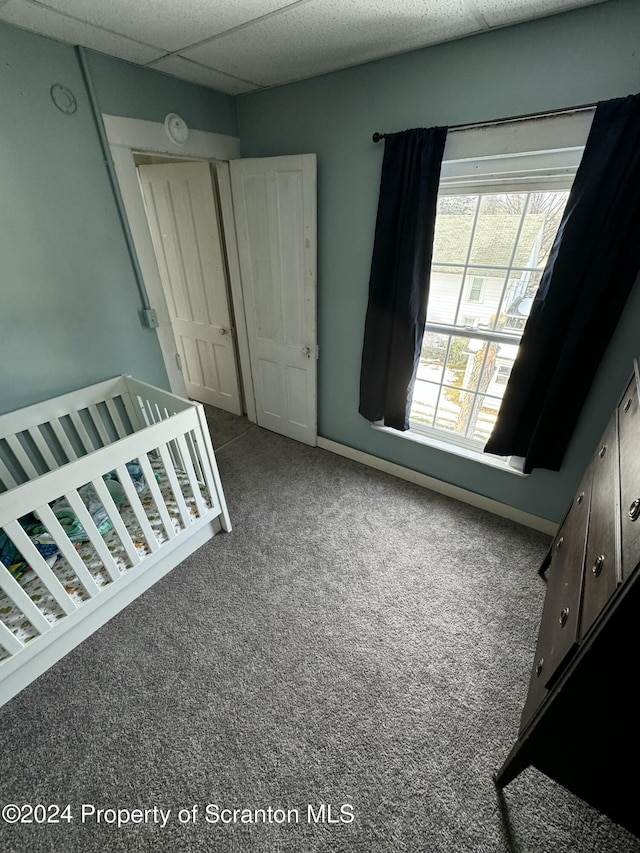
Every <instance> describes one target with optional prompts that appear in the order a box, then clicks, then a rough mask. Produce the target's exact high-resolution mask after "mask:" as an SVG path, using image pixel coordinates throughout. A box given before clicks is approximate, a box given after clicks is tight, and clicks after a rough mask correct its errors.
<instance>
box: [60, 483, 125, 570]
mask: <svg viewBox="0 0 640 853" xmlns="http://www.w3.org/2000/svg"><path fill="white" fill-rule="evenodd" d="M65 498H66V499H67V501H68V502H69V506H70V507H71V509H72V510H73V511H74V512H75V514H76V516H77V519H78V521H79V522H80V524H81V525H82V526H83V527H84V530H85V533H86V534H87V537H88V539H89V541H90V542H91V544H92V545H93V547H94V548H95V549H96V554H97V555H98V557H100V559H101V560H102V565H103V566H104V567H105V569H106V570H107V574H108V575H109V577H110V578H111V580H112V581H116V580H118V578H119V577H120V569H119V568H118V566H117V565H116V561H115V560H114V559H113V557H112V556H111V552H110V551H109V549H108V548H107V546H106V543H105V541H104V539H103V538H102V534H101V533H100V531H99V530H98V528H97V527H96V525H95V522H94V520H93V519H92V518H91V513H90V512H89V510H88V509H87V508H86V506H85V505H84V501H83V500H82V498H81V497H80V495H79V494H78V492H76V491H72V492H69V493H68V494H66V495H65Z"/></svg>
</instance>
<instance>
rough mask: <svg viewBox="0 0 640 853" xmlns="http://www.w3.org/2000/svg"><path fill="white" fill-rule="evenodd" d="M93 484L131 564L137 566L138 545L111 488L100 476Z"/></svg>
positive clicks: (138, 559) (138, 560) (138, 556)
mask: <svg viewBox="0 0 640 853" xmlns="http://www.w3.org/2000/svg"><path fill="white" fill-rule="evenodd" d="M91 484H92V486H93V488H94V489H95V490H96V493H97V495H98V497H99V498H100V500H101V501H102V505H103V506H104V508H105V509H106V511H107V514H108V516H109V518H110V519H111V523H112V524H113V529H114V530H115V531H116V533H117V534H118V536H119V537H120V541H121V542H122V544H123V546H124V550H125V551H126V552H127V556H128V557H129V559H130V560H131V565H132V566H137V565H138V563H139V562H140V555H139V554H138V552H137V551H136V546H135V545H134V544H133V540H132V539H131V536H130V535H129V531H128V530H127V527H126V525H125V523H124V522H123V520H122V516H121V515H120V512H119V510H118V507H117V506H116V504H115V501H114V500H113V498H112V497H111V494H110V492H109V489H108V488H107V486H106V485H105V482H104V480H103V479H102V477H98V479H97V480H92V481H91Z"/></svg>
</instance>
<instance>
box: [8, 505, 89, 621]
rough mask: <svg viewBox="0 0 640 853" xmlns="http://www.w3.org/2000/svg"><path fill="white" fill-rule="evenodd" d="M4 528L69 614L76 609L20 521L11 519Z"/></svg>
mask: <svg viewBox="0 0 640 853" xmlns="http://www.w3.org/2000/svg"><path fill="white" fill-rule="evenodd" d="M4 530H5V533H6V534H7V536H9V538H10V539H11V540H12V541H13V544H14V545H15V546H16V548H17V549H18V551H20V553H21V554H22V556H23V557H24V559H25V560H26V561H27V563H29V565H30V566H31V568H32V569H33V571H34V572H35V573H36V574H37V575H38V577H39V578H40V580H41V581H42V582H43V584H44V585H45V586H46V588H47V590H48V591H49V592H50V593H51V595H52V596H53V597H54V598H55V600H56V601H57V602H58V604H59V605H60V607H61V608H62V609H63V610H64V612H65V613H66V614H67V616H68V615H69V614H70V613H73V611H74V610H75V609H76V605H75V603H74V602H73V601H72V600H71V599H70V598H69V596H68V595H67V593H66V592H65V588H64V587H63V586H62V584H61V583H60V581H59V580H58V578H57V577H56V576H55V575H54V573H53V572H52V571H51V569H50V568H49V565H48V563H47V561H46V560H45V559H44V557H43V556H42V554H41V553H40V552H39V551H38V549H37V548H36V546H35V545H34V544H33V542H32V541H31V539H30V538H29V536H28V535H27V533H26V532H25V530H24V528H23V527H22V525H21V524H20V522H18V521H9V522H8V523H7V524H5V527H4Z"/></svg>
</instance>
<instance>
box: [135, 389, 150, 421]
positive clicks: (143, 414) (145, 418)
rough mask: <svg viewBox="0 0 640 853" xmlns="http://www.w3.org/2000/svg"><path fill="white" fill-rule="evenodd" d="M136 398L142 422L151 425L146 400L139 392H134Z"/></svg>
mask: <svg viewBox="0 0 640 853" xmlns="http://www.w3.org/2000/svg"><path fill="white" fill-rule="evenodd" d="M136 400H137V401H138V406H139V407H140V416H141V417H142V420H143V422H144V423H145V424H146V425H147V426H151V424H152V423H153V421H152V420H151V418H150V417H149V412H148V411H147V407H146V401H145V400H144V399H143V398H142V397H141V396H140V395H139V394H136Z"/></svg>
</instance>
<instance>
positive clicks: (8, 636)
mask: <svg viewBox="0 0 640 853" xmlns="http://www.w3.org/2000/svg"><path fill="white" fill-rule="evenodd" d="M0 646H4V647H5V649H6V650H7V651H8V652H9V654H10V655H15V654H17V653H18V652H19V651H20V650H21V649H22V648H24V646H23V644H22V643H21V642H20V640H19V639H18V638H17V637H16V635H15V634H14V633H13V631H10V630H9V629H8V628H7V626H6V625H5V624H4V622H0Z"/></svg>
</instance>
